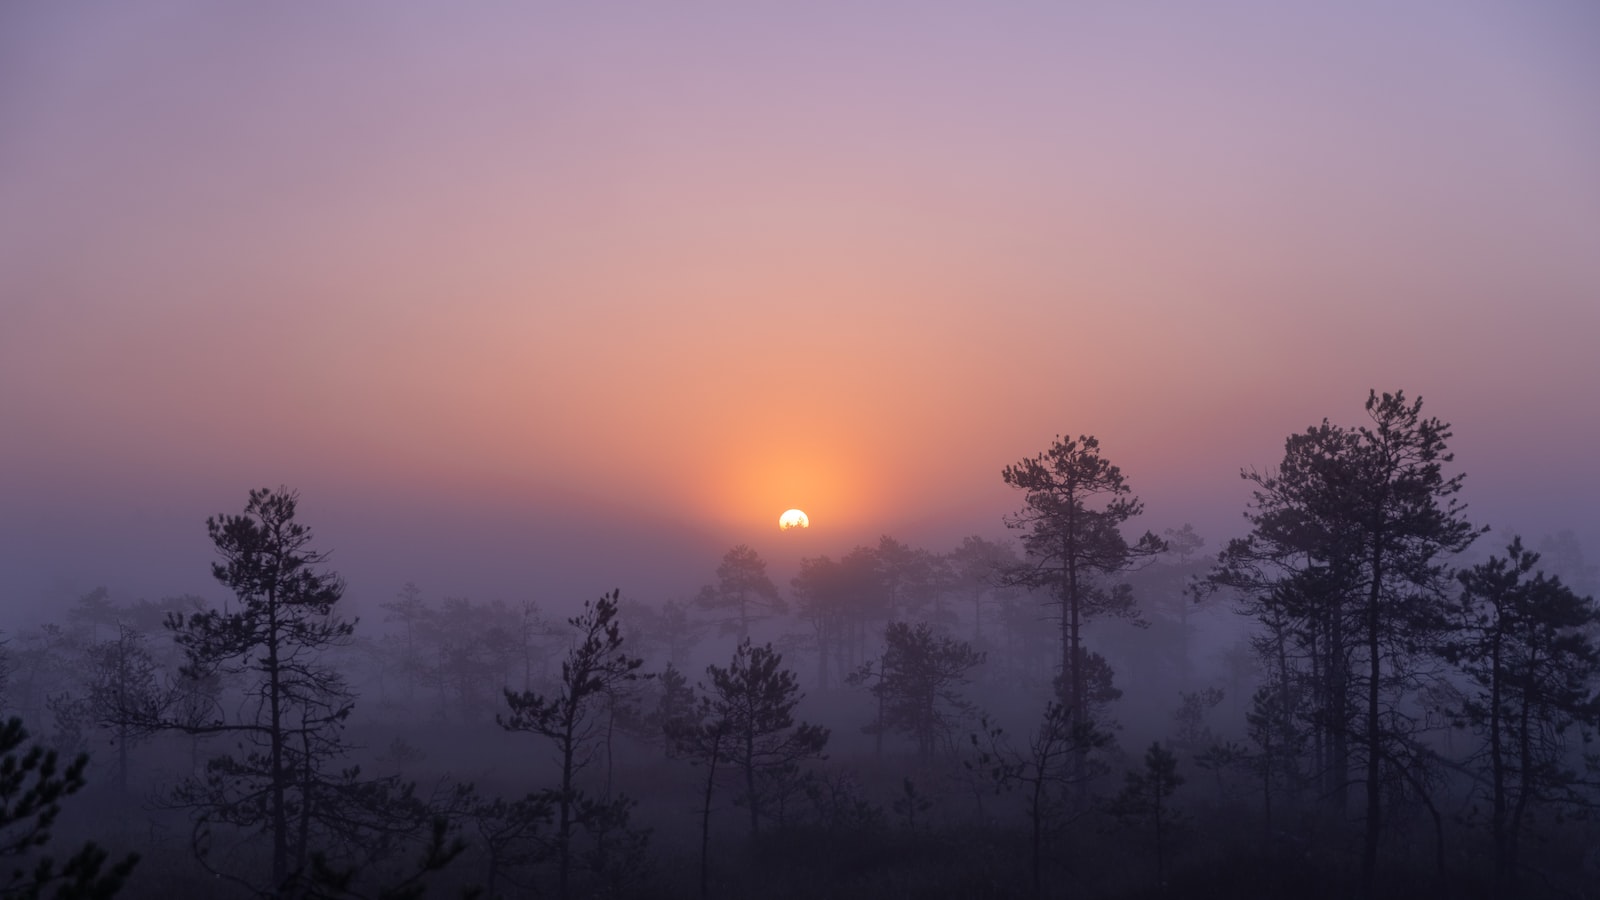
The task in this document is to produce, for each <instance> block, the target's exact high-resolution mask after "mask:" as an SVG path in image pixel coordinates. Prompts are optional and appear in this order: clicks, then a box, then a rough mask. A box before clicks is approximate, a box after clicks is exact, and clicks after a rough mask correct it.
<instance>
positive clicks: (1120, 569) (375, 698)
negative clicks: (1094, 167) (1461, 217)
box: [0, 393, 1600, 900]
mask: <svg viewBox="0 0 1600 900" xmlns="http://www.w3.org/2000/svg"><path fill="white" fill-rule="evenodd" d="M1450 439H1451V433H1450V429H1449V427H1448V426H1447V425H1446V424H1444V423H1443V422H1442V421H1440V420H1438V419H1436V418H1432V417H1430V416H1428V415H1426V414H1424V412H1423V408H1422V403H1421V401H1420V400H1418V399H1410V398H1407V397H1406V396H1404V395H1403V394H1400V393H1395V394H1377V393H1373V394H1372V395H1371V396H1370V397H1369V399H1368V401H1367V404H1366V416H1365V419H1364V420H1363V421H1361V422H1360V423H1359V424H1357V425H1354V426H1346V425H1339V424H1333V423H1331V422H1329V421H1326V420H1325V421H1323V422H1322V423H1320V424H1318V425H1314V426H1312V427H1310V428H1308V429H1306V430H1305V431H1303V432H1299V433H1296V434H1293V435H1291V436H1290V437H1289V438H1288V439H1287V440H1286V442H1285V444H1284V447H1283V455H1282V459H1281V461H1280V462H1279V463H1278V464H1277V465H1275V466H1273V467H1271V468H1269V469H1264V470H1257V469H1247V470H1245V471H1244V472H1243V477H1244V479H1245V480H1246V481H1247V482H1248V483H1249V485H1250V487H1251V490H1252V499H1251V500H1250V502H1249V504H1248V506H1247V508H1246V509H1245V510H1244V511H1243V512H1244V514H1245V520H1246V524H1247V526H1248V530H1247V533H1245V534H1244V535H1243V536H1241V537H1236V538H1232V539H1230V540H1227V541H1226V542H1225V543H1223V544H1222V545H1221V546H1219V547H1216V548H1213V549H1212V550H1209V551H1208V550H1207V548H1206V547H1205V541H1204V540H1203V539H1202V538H1201V537H1200V536H1199V535H1197V534H1196V533H1195V532H1194V530H1193V529H1192V528H1188V527H1184V528H1178V529H1168V530H1166V531H1164V532H1163V533H1162V534H1159V535H1158V534H1156V533H1154V532H1152V531H1148V530H1145V531H1142V532H1141V531H1138V530H1137V529H1138V524H1137V523H1138V520H1139V518H1140V516H1141V514H1142V512H1143V507H1142V504H1141V503H1140V501H1139V499H1138V498H1137V496H1136V495H1135V494H1134V493H1133V489H1132V486H1131V483H1130V479H1129V477H1128V476H1127V475H1125V474H1124V473H1123V472H1122V471H1121V469H1120V468H1119V467H1118V466H1116V465H1114V464H1113V463H1112V461H1111V460H1110V459H1109V458H1108V457H1107V456H1106V455H1105V454H1104V453H1103V452H1102V449H1101V444H1100V442H1099V441H1098V440H1097V439H1096V438H1095V437H1091V436H1087V435H1083V436H1078V437H1060V438H1058V439H1056V441H1055V442H1054V443H1053V444H1052V445H1051V446H1049V447H1048V448H1045V449H1044V450H1043V451H1042V452H1040V453H1038V454H1037V455H1035V456H1031V457H1026V458H1024V459H1022V460H1021V461H1019V462H1016V463H1013V464H1011V465H1008V466H1005V467H1003V469H1002V470H1001V478H1002V479H1003V480H1004V482H1005V483H1006V484H1008V485H1010V486H1012V487H1014V488H1015V489H1016V490H1017V492H1018V494H1017V496H1018V501H1019V502H1018V512H1017V513H1016V514H1015V515H1014V516H1012V517H1010V518H1008V519H1007V520H1006V522H1005V524H1006V525H1007V526H1009V527H1010V528H1011V529H1012V532H1013V533H1014V535H1015V540H993V539H989V538H984V537H979V536H973V537H969V538H967V539H966V540H964V541H962V542H961V544H960V545H959V546H956V547H953V548H949V549H948V550H931V549H923V548H917V547H912V546H908V545H906V544H903V543H901V542H899V541H896V540H894V539H893V538H890V537H887V536H885V537H883V538H882V539H881V540H880V541H878V542H877V543H876V544H874V545H871V546H861V547H856V548H855V549H853V550H850V551H849V552H846V553H844V554H843V555H841V556H838V557H837V558H834V557H830V556H816V557H811V558H806V559H802V560H799V561H798V574H797V575H795V576H794V577H793V579H792V580H791V581H790V582H789V583H788V584H784V585H780V584H777V583H775V582H774V580H773V579H772V578H771V577H770V576H769V574H768V569H767V563H766V561H765V560H763V559H762V557H761V556H760V555H759V554H758V553H757V552H756V551H755V550H753V549H752V548H750V547H748V546H743V545H741V546H736V547H733V548H731V549H729V550H728V551H727V553H726V554H725V555H724V556H723V558H722V559H721V560H708V561H707V565H706V572H707V580H706V584H705V586H704V588H703V589H702V590H700V591H699V592H698V593H697V594H694V595H692V596H686V597H650V596H648V595H647V594H646V592H645V591H646V590H647V588H643V589H641V590H640V591H639V593H632V592H630V591H629V590H627V589H624V590H622V591H614V590H613V591H610V592H608V593H600V592H599V591H597V592H596V596H595V598H591V599H589V600H588V602H586V603H584V604H583V605H582V608H581V609H580V610H579V611H578V612H577V613H576V614H575V615H573V616H571V617H570V618H562V617H560V616H553V615H551V614H550V613H549V612H548V611H547V610H546V609H545V608H544V607H542V606H540V605H539V604H538V603H536V602H535V601H534V600H532V599H528V600H525V601H523V602H520V603H517V604H508V603H504V602H499V601H495V602H482V601H476V600H472V599H468V598H460V597H432V596H429V595H427V594H425V593H424V592H423V591H422V590H420V589H418V588H416V587H413V586H408V587H407V588H406V589H405V590H403V591H401V592H400V594H399V595H398V596H396V597H394V598H393V599H391V600H389V601H387V602H385V603H383V604H382V606H381V617H380V618H379V620H378V621H360V622H358V621H357V619H356V617H355V616H353V615H352V614H350V613H349V612H348V611H347V607H348V601H347V600H346V599H345V584H344V582H343V581H342V580H341V578H340V577H339V575H338V574H337V573H336V572H335V571H334V570H333V569H332V568H331V567H330V559H329V558H328V556H327V555H326V549H325V548H323V547H322V546H320V545H319V544H318V542H317V539H316V536H315V535H314V533H313V531H312V530H311V528H310V526H309V525H308V524H307V523H305V522H304V521H302V520H301V517H300V515H299V512H300V511H299V506H298V497H297V495H296V494H295V492H293V491H292V490H289V489H286V488H280V489H275V490H274V489H264V490H253V491H250V492H249V494H248V497H247V500H246V502H245V504H244V507H243V509H242V511H241V512H239V513H237V514H226V515H220V516H217V517H215V518H213V519H211V520H209V521H208V522H207V523H206V525H207V528H208V531H209V537H210V541H211V543H212V545H213V546H214V548H215V552H216V562H215V565H214V571H213V574H214V575H215V577H216V579H217V581H218V583H219V584H220V585H221V586H222V588H223V589H224V591H223V593H222V599H221V600H220V601H214V600H209V599H201V598H196V597H171V598H164V599H160V600H135V601H122V600H117V599H113V596H112V594H111V593H110V592H109V591H107V590H104V589H100V590H96V591H94V592H91V593H89V594H87V595H84V596H82V597H81V598H79V599H78V600H77V602H76V603H75V604H74V605H73V606H71V607H70V608H69V609H66V610H63V611H62V614H61V616H60V617H59V619H58V621H55V622H53V623H50V624H46V625H43V626H40V627H26V628H17V627H14V628H13V629H11V631H10V633H9V634H8V635H7V637H6V640H5V643H4V644H3V645H0V709H3V710H4V711H5V714H6V715H7V716H9V717H11V718H10V719H9V722H8V723H6V724H4V725H3V727H0V755H3V757H4V759H3V763H0V854H3V855H4V856H5V859H6V863H7V864H6V866H5V871H4V873H0V894H3V895H5V896H55V897H110V896H126V897H146V896H195V897H200V896H204V897H326V898H340V897H348V898H354V897H391V898H400V897H420V896H434V897H453V896H480V897H535V896H538V897H544V896H550V897H559V898H563V900H565V898H575V897H617V898H627V897H639V898H653V897H705V898H710V897H717V898H744V897H755V896H761V897H776V898H782V897H839V898H851V897H860V898H868V897H870V898H885V897H889V898H892V897H907V898H910V897H930V898H937V897H952V898H955V897H961V898H970V897H996V898H998V897H1018V898H1023V897H1106V898H1114V897H1158V896H1170V897H1206V896H1218V897H1281V896H1300V897H1350V896H1360V897H1418V896H1439V897H1446V896H1448V897H1493V898H1509V897H1517V896H1524V897H1544V896H1573V897H1578V896H1592V895H1593V890H1594V887H1593V886H1594V885H1595V884H1596V883H1600V851H1596V849H1595V848H1596V847H1600V823H1597V822H1596V821H1595V819H1594V817H1593V815H1592V813H1593V811H1594V808H1595V803H1596V800H1597V799H1600V792H1597V788H1600V782H1597V778H1600V753H1597V752H1596V749H1595V747H1594V745H1593V743H1592V742H1593V738H1594V734H1595V729H1596V726H1597V725H1600V696H1597V688H1600V609H1597V607H1596V604H1595V602H1594V599H1593V592H1594V590H1595V586H1596V568H1595V567H1594V566H1593V565H1590V564H1588V563H1587V562H1586V561H1585V560H1584V558H1583V555H1582V553H1581V552H1580V551H1579V550H1578V548H1577V546H1576V543H1575V542H1574V541H1573V540H1572V538H1571V537H1570V535H1563V536H1556V537H1553V538H1544V539H1543V540H1541V541H1540V542H1539V543H1538V545H1537V546H1538V547H1539V548H1541V549H1540V551H1536V550H1535V549H1534V545H1533V544H1531V543H1530V542H1529V541H1527V540H1525V539H1524V538H1523V537H1520V536H1513V535H1495V536H1493V537H1491V536H1490V533H1489V531H1488V529H1487V528H1486V527H1484V525H1483V524H1481V523H1474V522H1473V521H1472V520H1471V519H1470V517H1469V515H1468V510H1467V509H1466V508H1465V507H1464V506H1463V505H1462V504H1461V502H1460V492H1461V489H1462V486H1463V483H1464V477H1465V476H1464V474H1463V473H1462V471H1461V470H1459V469H1457V468H1456V467H1455V460H1454V458H1453V456H1452V454H1451V452H1450V448H1449V441H1450ZM63 847H67V848H69V849H66V850H63V849H61V848H63ZM71 848H76V849H71Z"/></svg>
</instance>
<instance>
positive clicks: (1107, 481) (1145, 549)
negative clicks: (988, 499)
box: [1001, 436, 1165, 714]
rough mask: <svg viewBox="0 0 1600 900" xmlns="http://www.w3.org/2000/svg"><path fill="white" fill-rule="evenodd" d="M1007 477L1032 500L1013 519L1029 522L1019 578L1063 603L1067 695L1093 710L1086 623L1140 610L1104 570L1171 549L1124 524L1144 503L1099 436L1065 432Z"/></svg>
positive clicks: (1081, 708)
mask: <svg viewBox="0 0 1600 900" xmlns="http://www.w3.org/2000/svg"><path fill="white" fill-rule="evenodd" d="M1001 477H1002V478H1003V479H1005V482H1006V484H1009V485H1011V486H1012V487H1014V488H1017V489H1018V490H1021V491H1024V492H1025V493H1026V498H1025V500H1024V503H1025V506H1024V507H1023V509H1022V510H1021V511H1020V512H1018V513H1017V514H1016V515H1014V516H1012V517H1010V518H1008V519H1007V520H1006V525H1007V527H1009V528H1018V529H1024V530H1025V531H1026V532H1027V533H1026V534H1025V535H1024V537H1023V548H1024V550H1025V551H1026V554H1027V560H1026V563H1025V564H1024V566H1023V567H1022V568H1021V569H1018V570H1016V571H1014V572H1013V574H1012V578H1011V580H1012V582H1013V583H1017V584H1025V585H1028V586H1033V587H1049V588H1052V589H1053V590H1054V592H1055V595H1056V602H1057V603H1058V604H1059V605H1060V607H1061V685H1060V696H1061V700H1062V703H1063V704H1065V705H1066V706H1067V707H1069V708H1070V709H1073V710H1077V711H1078V712H1079V713H1080V714H1083V713H1086V712H1087V710H1088V701H1089V697H1088V682H1087V679H1086V677H1085V672H1084V664H1085V661H1086V656H1085V654H1084V650H1083V634H1082V629H1083V625H1084V623H1085V622H1086V621H1088V620H1089V619H1091V618H1094V617H1095V616H1100V615H1108V614H1109V615H1132V614H1133V609H1134V606H1133V597H1132V593H1131V592H1130V591H1128V590H1126V586H1125V585H1123V586H1119V587H1109V586H1107V585H1104V584H1100V583H1098V582H1097V581H1096V579H1097V578H1103V577H1105V576H1110V575H1113V574H1115V573H1117V572H1121V571H1124V570H1125V569H1128V568H1130V567H1131V566H1133V565H1135V564H1136V563H1137V562H1138V561H1140V560H1142V559H1146V558H1149V557H1151V556H1154V555H1155V554H1157V553H1160V552H1161V551H1162V550H1163V549H1165V544H1163V543H1162V541H1161V539H1160V538H1158V537H1156V536H1155V535H1154V534H1152V533H1150V532H1145V534H1144V535H1143V536H1142V537H1141V538H1139V539H1138V540H1137V541H1135V542H1134V543H1131V544H1130V543H1129V542H1128V541H1127V540H1126V539H1125V538H1124V537H1123V535H1122V531H1121V527H1122V525H1123V524H1124V523H1125V522H1127V521H1128V520H1129V519H1132V518H1133V517H1135V516H1137V515H1139V514H1140V513H1141V512H1143V511H1144V504H1142V503H1140V502H1139V500H1138V498H1136V497H1134V496H1132V494H1131V489H1130V488H1129V487H1128V484H1127V479H1125V478H1124V477H1123V475H1122V470H1121V469H1119V468H1117V467H1116V466H1114V465H1112V464H1111V463H1110V462H1109V461H1107V460H1106V458H1105V457H1103V456H1101V455H1100V442H1099V441H1098V440H1096V439H1095V438H1094V437H1092V436H1084V437H1080V438H1078V439H1076V440H1074V439H1071V438H1062V437H1059V436H1058V437H1057V438H1056V441H1055V443H1054V444H1052V445H1051V447H1050V449H1049V450H1047V451H1045V452H1044V453H1041V454H1039V455H1038V456H1035V457H1032V458H1030V459H1024V460H1022V461H1020V462H1018V463H1015V464H1013V465H1009V466H1006V467H1005V469H1004V470H1003V471H1002V472H1001Z"/></svg>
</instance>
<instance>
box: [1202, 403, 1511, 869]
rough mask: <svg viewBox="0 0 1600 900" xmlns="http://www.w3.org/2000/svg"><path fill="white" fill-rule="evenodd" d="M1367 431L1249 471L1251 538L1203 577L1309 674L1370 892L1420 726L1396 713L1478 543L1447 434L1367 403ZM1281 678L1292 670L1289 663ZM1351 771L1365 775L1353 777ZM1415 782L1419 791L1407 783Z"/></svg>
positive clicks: (1325, 439)
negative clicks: (1360, 813) (1455, 564)
mask: <svg viewBox="0 0 1600 900" xmlns="http://www.w3.org/2000/svg"><path fill="white" fill-rule="evenodd" d="M1366 411H1367V416H1368V418H1369V420H1370V421H1369V424H1367V425H1363V426H1361V427H1359V428H1355V429H1348V428H1343V427H1338V426H1334V425H1331V424H1329V422H1328V421H1327V420H1323V422H1322V424H1321V425H1320V426H1317V427H1314V428H1310V429H1308V430H1307V431H1305V432H1304V433H1302V434H1297V435H1293V436H1291V437H1290V438H1289V439H1288V440H1287V441H1286V442H1285V448H1284V458H1283V462H1282V464H1281V465H1280V467H1279V469H1278V471H1277V472H1274V473H1260V472H1254V471H1248V470H1247V471H1245V472H1243V473H1241V474H1242V476H1243V478H1244V479H1245V480H1246V481H1249V482H1251V483H1252V484H1253V485H1254V486H1255V489H1254V491H1253V494H1252V502H1251V508H1250V510H1249V511H1248V512H1247V513H1246V517H1247V519H1248V520H1249V521H1250V523H1251V525H1252V531H1251V533H1250V534H1249V535H1248V536H1246V537H1244V538H1239V539H1236V540H1234V541H1232V542H1230V543H1229V545H1228V548H1227V549H1226V550H1224V551H1223V553H1222V555H1221V558H1220V560H1219V568H1218V570H1217V571H1216V572H1214V573H1213V575H1212V576H1211V582H1212V584H1214V585H1225V586H1229V587H1233V588H1236V589H1238V590H1240V591H1242V592H1243V594H1244V596H1245V597H1246V603H1247V606H1246V609H1247V611H1248V612H1250V613H1252V614H1254V615H1256V616H1257V617H1258V618H1261V619H1262V620H1263V621H1268V622H1272V623H1276V627H1279V628H1280V629H1282V638H1283V640H1284V644H1285V646H1284V647H1283V649H1282V652H1283V653H1284V654H1285V658H1287V653H1288V649H1289V647H1288V646H1287V645H1289V644H1292V645H1293V647H1294V649H1295V650H1296V652H1297V654H1298V656H1299V657H1300V659H1302V660H1303V661H1304V663H1305V664H1306V665H1307V666H1308V667H1309V673H1308V675H1309V677H1310V678H1311V681H1312V685H1311V693H1312V705H1313V707H1314V716H1315V718H1314V723H1315V726H1316V729H1317V731H1316V741H1317V744H1318V754H1319V761H1320V763H1321V768H1322V770H1323V773H1324V778H1325V779H1326V782H1325V791H1324V793H1325V794H1326V795H1328V796H1331V797H1333V798H1334V799H1335V802H1336V804H1342V803H1343V798H1344V796H1345V789H1344V786H1345V784H1346V783H1348V782H1350V781H1352V780H1354V781H1356V782H1357V783H1364V786H1365V794H1366V811H1365V816H1364V822H1363V825H1364V842H1363V847H1362V876H1361V877H1362V886H1363V889H1364V890H1365V891H1366V892H1367V893H1369V894H1370V893H1371V892H1372V889H1373V885H1374V884H1375V878H1376V866H1377V855H1378V842H1379V834H1380V828H1381V825H1382V822H1383V814H1382V804H1383V785H1384V781H1385V779H1384V775H1385V772H1386V770H1387V771H1388V772H1389V774H1391V775H1397V776H1400V777H1402V778H1406V777H1407V776H1408V775H1411V774H1414V773H1409V772H1407V771H1406V767H1405V761H1406V760H1415V759H1419V758H1421V756H1420V755H1419V754H1417V753H1416V752H1415V750H1416V748H1415V747H1414V746H1412V745H1411V743H1412V741H1413V740H1414V736H1415V732H1416V731H1417V729H1418V727H1419V726H1418V724H1417V722H1416V720H1415V719H1414V718H1413V717H1412V716H1411V714H1410V713H1409V712H1408V711H1407V709H1406V707H1405V706H1404V705H1403V703H1402V702H1401V701H1402V699H1403V698H1404V697H1405V695H1407V694H1408V693H1410V692H1411V691H1412V689H1414V688H1415V687H1416V685H1417V684H1418V683H1419V680H1420V674H1419V672H1418V669H1417V667H1418V665H1426V664H1427V663H1428V661H1429V660H1430V658H1432V656H1431V654H1432V652H1433V648H1436V647H1437V645H1438V644H1437V642H1438V638H1439V634H1440V629H1441V627H1442V626H1443V624H1444V622H1445V616H1444V595H1445V585H1446V583H1447V581H1448V578H1447V575H1448V567H1447V563H1446V561H1447V560H1448V558H1449V557H1450V555H1452V554H1455V553H1459V552H1460V551H1462V550H1464V549H1465V548H1466V547H1467V546H1468V545H1469V544H1471V543H1472V541H1473V540H1474V539H1475V538H1476V537H1477V535H1478V534H1480V533H1482V532H1481V531H1479V530H1477V529H1474V528H1473V527H1472V525H1470V524H1469V523H1468V522H1467V521H1466V519H1465V517H1464V513H1465V507H1464V506H1463V505H1462V504H1461V503H1460V501H1459V500H1458V499H1457V497H1456V495H1457V494H1458V493H1459V492H1460V490H1461V486H1462V481H1463V478H1464V476H1463V475H1460V474H1457V475H1454V476H1450V477H1446V476H1445V475H1444V469H1443V467H1444V464H1445V463H1449V462H1451V461H1453V459H1454V457H1453V455H1452V454H1451V453H1450V452H1449V451H1448V448H1447V442H1448V441H1449V439H1450V437H1451V432H1450V428H1449V426H1448V425H1447V424H1445V423H1443V422H1440V421H1439V420H1438V419H1434V418H1426V417H1424V416H1423V415H1422V400H1421V399H1420V398H1418V399H1417V400H1414V401H1407V400H1406V398H1405V396H1404V394H1403V393H1401V392H1396V393H1393V394H1387V393H1386V394H1383V395H1381V396H1380V395H1378V394H1377V392H1375V391H1374V392H1371V393H1369V394H1368V397H1367V403H1366ZM1285 664H1286V663H1285ZM1356 764H1359V768H1360V771H1359V774H1358V773H1357V772H1355V771H1353V769H1354V768H1355V765H1356ZM1413 780H1414V779H1413Z"/></svg>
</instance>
